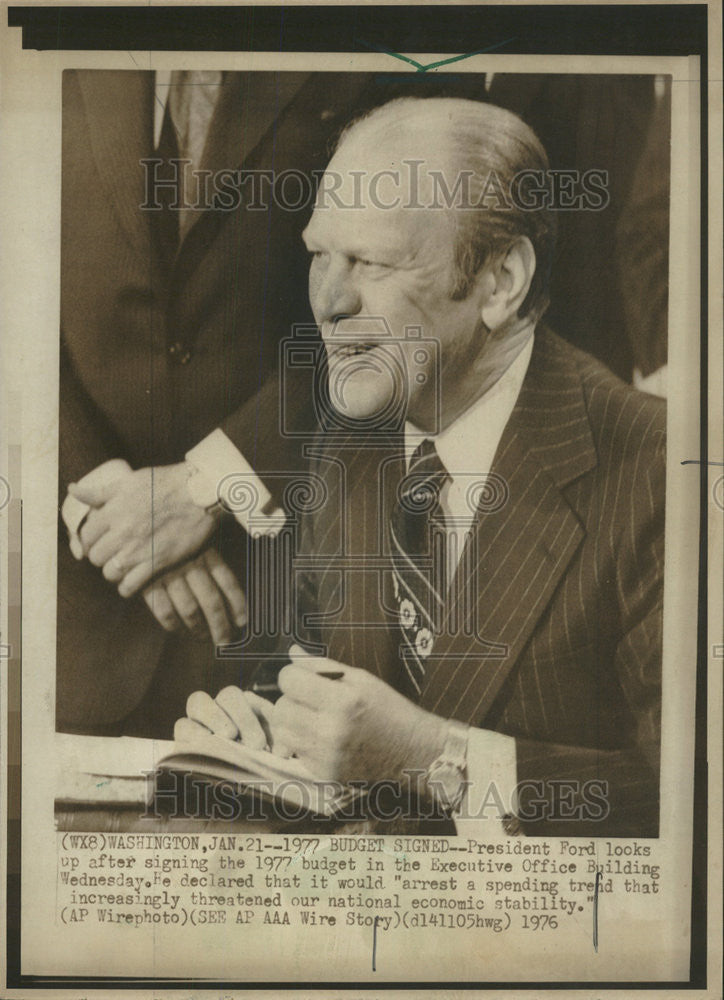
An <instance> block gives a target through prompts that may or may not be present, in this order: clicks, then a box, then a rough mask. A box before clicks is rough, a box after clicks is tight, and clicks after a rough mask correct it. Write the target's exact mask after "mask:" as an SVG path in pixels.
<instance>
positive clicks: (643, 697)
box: [516, 435, 666, 837]
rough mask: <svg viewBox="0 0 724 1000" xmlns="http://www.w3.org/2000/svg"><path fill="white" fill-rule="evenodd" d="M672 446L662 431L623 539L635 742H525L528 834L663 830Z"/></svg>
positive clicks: (521, 759)
mask: <svg viewBox="0 0 724 1000" xmlns="http://www.w3.org/2000/svg"><path fill="white" fill-rule="evenodd" d="M664 449H665V445H664V439H663V435H661V436H660V439H659V443H658V446H657V448H656V451H655V454H654V456H653V458H652V460H651V461H650V463H649V464H648V466H647V467H646V468H645V469H643V471H642V474H641V477H640V481H639V482H638V483H636V484H629V485H630V486H631V488H630V491H629V494H628V497H627V503H630V508H629V512H628V513H629V516H628V517H627V518H626V520H625V523H624V524H623V527H622V529H621V532H620V536H619V538H618V552H619V558H618V565H617V577H616V580H615V590H616V593H617V597H618V606H619V614H620V620H621V638H620V641H619V642H618V644H617V647H616V649H615V655H614V658H613V662H612V665H611V666H612V669H613V670H614V671H615V673H616V675H617V678H618V682H619V685H620V688H621V690H622V692H623V697H624V699H625V702H626V713H627V715H628V717H629V718H630V719H631V720H632V724H631V727H630V732H631V733H632V737H631V740H630V745H627V746H625V747H624V748H621V749H616V750H601V749H590V748H584V747H571V746H562V745H555V744H549V743H542V742H538V741H534V740H526V739H517V740H516V750H517V767H518V783H519V789H520V796H519V817H520V818H521V820H522V824H523V829H524V831H525V832H526V833H528V834H533V835H545V836H565V835H569V836H570V835H572V834H574V835H575V836H585V835H590V836H601V835H606V836H617V837H625V836H639V837H642V836H649V837H656V836H658V829H659V751H660V746H659V744H660V729H661V658H662V626H663V570H664V502H663V500H664V496H665V485H666V483H665V450H664ZM556 782H561V783H562V784H558V785H556V784H555V783H556ZM541 792H542V794H541ZM538 800H542V801H541V802H539V801H538ZM574 820H575V822H574Z"/></svg>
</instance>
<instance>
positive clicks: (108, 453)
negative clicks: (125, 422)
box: [59, 334, 125, 500]
mask: <svg viewBox="0 0 724 1000" xmlns="http://www.w3.org/2000/svg"><path fill="white" fill-rule="evenodd" d="M59 448H60V454H59V476H60V488H61V492H63V491H64V490H65V489H66V488H67V486H68V483H72V482H76V481H77V480H78V479H81V478H82V477H83V476H84V475H86V473H88V472H90V471H91V470H92V469H95V468H96V467H97V466H99V465H101V464H102V463H103V462H107V461H108V460H109V459H111V458H123V457H125V456H124V455H123V451H122V449H121V445H120V443H119V442H118V440H117V438H116V436H115V435H114V434H113V433H112V431H111V429H110V427H109V426H108V424H107V422H106V420H105V419H104V418H103V416H102V414H101V413H99V411H98V409H97V407H96V406H95V405H94V404H93V402H92V401H91V400H90V399H89V397H88V395H87V394H86V392H85V390H84V389H83V386H82V385H81V383H80V381H79V379H78V377H77V376H76V374H75V371H74V370H73V363H72V361H71V359H70V358H69V356H68V352H67V349H66V347H65V345H64V343H63V337H62V334H61V340H60V442H59ZM60 499H61V500H62V496H61V498H60Z"/></svg>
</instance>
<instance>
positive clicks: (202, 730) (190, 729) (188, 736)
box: [173, 718, 209, 743]
mask: <svg viewBox="0 0 724 1000" xmlns="http://www.w3.org/2000/svg"><path fill="white" fill-rule="evenodd" d="M208 735H209V731H208V729H207V728H206V726H202V725H201V724H200V723H199V722H194V720H193V719H187V718H183V719H177V720H176V722H175V723H174V727H173V738H174V739H175V740H178V742H179V743H188V742H189V741H190V740H193V739H197V738H198V737H199V736H208Z"/></svg>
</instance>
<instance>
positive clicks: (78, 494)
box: [68, 476, 114, 507]
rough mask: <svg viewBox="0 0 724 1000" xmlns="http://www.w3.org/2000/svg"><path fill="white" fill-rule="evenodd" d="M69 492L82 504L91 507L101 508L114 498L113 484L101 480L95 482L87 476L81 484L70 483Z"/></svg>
mask: <svg viewBox="0 0 724 1000" xmlns="http://www.w3.org/2000/svg"><path fill="white" fill-rule="evenodd" d="M68 492H69V493H70V495H71V496H72V497H75V498H76V500H80V501H81V503H87V504H90V506H91V507H100V506H101V504H104V503H105V502H106V500H108V499H110V497H111V496H113V492H114V490H113V482H103V481H101V480H99V479H96V480H95V481H94V480H92V479H89V477H88V476H86V477H85V478H83V479H81V481H80V482H79V483H70V485H69V486H68Z"/></svg>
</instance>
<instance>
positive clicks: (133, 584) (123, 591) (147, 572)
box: [118, 560, 154, 597]
mask: <svg viewBox="0 0 724 1000" xmlns="http://www.w3.org/2000/svg"><path fill="white" fill-rule="evenodd" d="M153 576H154V569H153V563H152V562H151V561H150V560H143V561H142V562H139V563H138V564H137V565H136V566H134V567H133V569H131V570H129V571H128V572H127V573H126V575H125V576H124V577H123V579H122V580H121V582H120V583H119V584H118V593H119V594H120V595H121V597H133V595H134V594H135V593H137V592H138V591H139V590H140V589H141V587H145V586H146V584H147V583H148V581H149V580H150V579H151V578H152V577H153Z"/></svg>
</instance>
